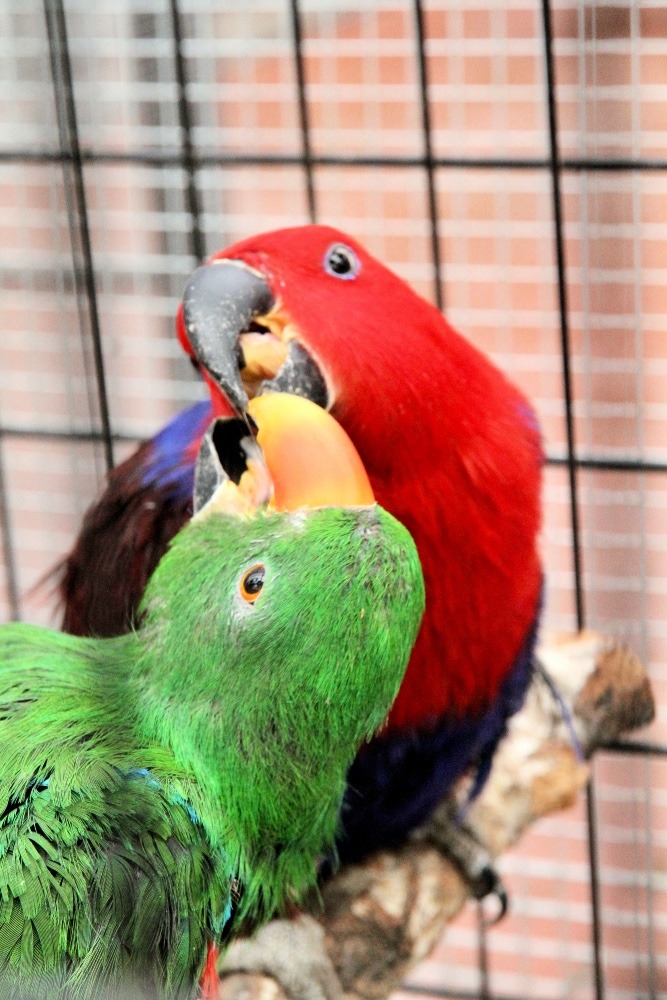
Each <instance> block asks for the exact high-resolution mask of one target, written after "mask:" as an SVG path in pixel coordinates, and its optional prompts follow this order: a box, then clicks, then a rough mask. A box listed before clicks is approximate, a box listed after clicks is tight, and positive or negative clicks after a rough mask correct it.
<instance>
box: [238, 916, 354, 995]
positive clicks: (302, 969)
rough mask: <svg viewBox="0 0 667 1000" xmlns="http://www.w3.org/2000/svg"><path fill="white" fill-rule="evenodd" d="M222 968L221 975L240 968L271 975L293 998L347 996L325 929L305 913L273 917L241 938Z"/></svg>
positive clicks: (243, 970)
mask: <svg viewBox="0 0 667 1000" xmlns="http://www.w3.org/2000/svg"><path fill="white" fill-rule="evenodd" d="M218 972H219V975H220V977H221V978H222V977H225V976H231V975H233V974H235V973H239V972H245V973H253V972H254V973H257V974H259V975H264V976H270V977H271V978H273V979H275V980H276V982H277V983H279V985H280V986H281V987H282V989H283V991H284V992H285V994H286V995H287V996H288V997H289V998H290V1000H343V988H342V986H341V984H340V982H339V980H338V976H337V975H336V972H335V970H334V967H333V965H332V963H331V959H330V958H329V956H328V954H327V952H326V949H325V946H324V931H323V930H322V928H321V926H320V925H319V924H318V923H317V921H316V920H314V919H313V918H312V917H309V916H307V915H305V914H300V915H299V916H298V917H296V918H295V919H293V920H272V921H271V923H269V924H267V925H266V927H263V928H262V929H261V930H260V931H258V933H257V934H255V935H253V937H252V938H237V939H236V941H234V942H232V944H231V945H230V947H229V949H228V950H227V952H226V953H225V956H224V959H223V962H222V965H221V966H220V968H219V970H218Z"/></svg>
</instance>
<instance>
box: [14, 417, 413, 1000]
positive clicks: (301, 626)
mask: <svg viewBox="0 0 667 1000" xmlns="http://www.w3.org/2000/svg"><path fill="white" fill-rule="evenodd" d="M265 418H266V412H265V411H263V414H262V419H263V420H265ZM329 419H330V420H331V423H332V424H334V421H333V420H332V419H331V418H329ZM334 426H335V425H334ZM218 430H220V429H219V428H218ZM218 430H216V431H215V433H213V434H210V435H207V436H206V437H205V439H204V444H203V446H202V457H201V459H200V465H199V466H198V475H197V504H199V503H203V506H202V507H201V509H200V510H199V511H198V513H197V514H196V516H195V517H194V518H193V519H192V520H191V521H190V523H189V524H188V525H186V526H185V527H184V528H183V530H182V531H181V532H180V533H179V534H178V535H177V536H176V538H175V539H174V541H173V543H172V544H171V545H170V547H169V550H168V551H167V553H166V554H165V555H164V556H163V558H162V560H161V561H160V563H159V565H158V567H157V569H156V571H155V573H154V575H153V576H152V578H151V579H150V581H149V583H148V586H147V589H146V592H145V595H144V598H143V601H142V604H141V606H140V608H139V616H138V624H137V627H136V629H135V630H134V631H132V632H130V633H128V634H126V635H123V636H120V637H116V638H98V639H93V638H80V637H75V636H70V635H65V634H62V633H56V632H53V631H49V630H46V629H42V628H39V627H37V626H31V625H24V624H11V625H5V626H3V627H2V628H0V703H1V706H2V707H1V712H0V714H1V722H0V813H1V816H0V996H2V997H3V1000H74V998H76V1000H93V998H94V1000H105V998H109V1000H111V998H112V997H114V998H115V997H119V996H120V995H121V993H122V996H123V997H127V996H130V995H131V996H133V997H134V996H136V997H138V996H141V997H142V1000H148V998H162V1000H181V998H183V1000H185V998H191V997H194V996H195V995H196V994H197V983H198V980H199V981H200V985H201V989H202V992H203V995H204V996H205V997H206V998H207V1000H213V998H214V997H217V972H216V966H215V958H216V953H217V948H218V947H219V946H221V945H224V944H225V942H227V941H228V940H229V939H230V938H231V937H232V936H234V934H236V933H237V932H238V930H239V928H241V926H245V927H247V926H248V925H249V924H250V925H252V924H257V923H261V922H263V921H264V920H266V919H267V918H268V917H269V916H271V915H272V914H273V913H274V912H275V911H276V910H278V911H279V910H280V909H281V907H282V906H283V904H284V903H286V902H289V901H291V900H294V899H298V897H299V895H300V894H301V892H302V891H303V890H304V889H305V888H307V887H309V886H311V885H312V884H313V883H314V882H315V880H316V876H317V863H318V858H319V857H320V856H321V854H322V853H323V852H325V851H327V850H330V849H331V847H332V845H333V843H334V839H335V836H336V833H337V829H338V825H339V819H340V807H341V801H342V798H343V794H344V791H345V787H346V772H347V769H348V767H349V765H350V763H351V761H352V759H353V757H354V754H355V752H356V751H357V748H358V747H359V744H360V743H361V742H362V741H363V740H366V739H368V738H369V737H370V736H371V735H372V734H373V733H374V732H375V731H376V730H377V728H378V727H379V726H380V725H381V724H382V722H383V719H384V718H385V716H386V714H387V711H388V709H389V707H390V705H391V702H392V699H393V698H394V696H395V694H396V691H397V690H398V686H399V684H400V681H401V679H402V677H403V674H404V671H405V667H406V665H407V662H408V658H409V654H410V650H411V648H412V644H413V642H414V639H415V637H416V634H417V631H418V628H419V623H420V620H421V615H422V611H423V606H424V591H423V580H422V574H421V568H420V563H419V558H418V555H417V552H416V549H415V546H414V543H413V542H412V540H411V538H410V536H409V534H408V532H407V530H406V529H405V528H404V527H403V526H402V525H401V524H400V523H399V522H398V521H396V520H395V519H394V518H393V517H391V515H389V514H387V513H386V512H385V511H383V510H381V509H380V508H379V507H378V506H377V504H374V503H372V502H371V503H369V504H367V503H366V502H365V497H361V498H360V499H361V500H362V503H361V505H357V506H351V507H342V506H341V507H332V506H328V507H319V508H317V509H313V510H299V511H297V512H296V513H280V512H277V511H275V510H272V509H271V504H268V506H267V502H268V501H269V500H270V492H269V490H268V489H265V486H266V484H267V483H268V484H269V486H270V478H269V477H268V475H266V470H265V469H263V467H262V461H261V458H262V456H261V453H259V452H258V451H257V448H256V446H255V453H254V454H250V460H249V461H248V462H247V468H246V469H245V470H244V473H243V474H242V475H241V476H240V482H239V485H238V486H237V485H236V484H235V483H233V482H230V481H229V479H227V478H226V477H225V476H224V474H223V473H222V471H221V467H220V462H219V461H218V452H217V449H218V447H220V448H221V450H222V451H224V449H225V447H226V443H225V440H224V438H225V434H226V430H225V428H222V430H221V431H220V433H218ZM232 430H233V429H232ZM336 430H338V428H336ZM325 436H326V435H325ZM252 447H253V440H252V437H251V439H250V443H249V448H250V449H252ZM230 450H232V451H234V452H235V454H237V455H239V454H241V453H242V452H243V440H242V439H241V438H240V436H237V440H235V441H233V442H232V443H231V445H230ZM332 454H334V462H335V454H336V452H335V449H334V452H333V453H332ZM216 462H217V463H218V464H217V466H216ZM207 484H209V485H212V486H213V494H212V496H210V497H208V496H207V495H206V485H207ZM371 500H372V498H371ZM197 504H196V505H197ZM258 505H259V507H260V509H259V510H258V509H257V507H258ZM298 505H299V506H300V503H299V504H298ZM135 990H136V992H135ZM119 991H120V992H119Z"/></svg>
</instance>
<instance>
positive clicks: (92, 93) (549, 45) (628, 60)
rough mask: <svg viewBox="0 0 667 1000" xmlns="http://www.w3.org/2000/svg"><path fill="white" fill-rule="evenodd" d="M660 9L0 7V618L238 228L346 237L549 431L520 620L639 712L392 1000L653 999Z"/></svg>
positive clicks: (441, 0)
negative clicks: (529, 595) (322, 229)
mask: <svg viewBox="0 0 667 1000" xmlns="http://www.w3.org/2000/svg"><path fill="white" fill-rule="evenodd" d="M666 37H667V9H666V8H665V7H664V6H662V0H607V2H605V4H604V5H599V6H596V5H594V4H592V3H588V2H585V0H553V2H550V0H541V3H538V2H537V0H487V3H486V4H482V3H480V2H479V0H447V2H445V0H356V2H352V0H348V2H344V0H301V2H299V0H253V2H252V3H248V4H245V5H243V6H241V5H237V4H232V3H224V2H221V0H97V2H96V3H95V4H94V5H92V4H89V3H88V2H87V0H43V2H41V0H23V2H22V3H21V4H20V5H18V4H15V3H13V2H12V0H3V2H2V4H1V6H0V66H1V70H0V72H1V73H2V76H3V83H4V86H3V94H4V100H3V101H2V105H1V108H0V123H1V124H0V185H1V189H2V198H1V199H0V220H1V223H0V225H1V229H2V256H3V324H2V326H3V331H2V337H1V338H0V352H1V353H0V358H1V362H0V514H1V515H2V550H3V571H2V578H1V581H0V599H1V600H2V603H3V611H4V615H5V617H8V618H25V619H27V620H33V621H43V622H53V620H54V610H53V601H52V600H50V595H45V594H44V591H43V589H42V590H40V589H39V588H38V589H37V591H32V590H31V587H32V586H33V585H34V584H35V582H36V581H37V580H38V579H39V578H40V577H41V576H42V575H43V574H44V573H45V571H47V570H48V569H49V568H50V567H51V566H52V565H53V564H54V562H55V561H56V560H57V559H58V558H59V557H60V556H61V555H62V554H63V553H64V552H66V551H67V549H68V547H69V545H70V544H71V542H72V539H73V537H74V535H75V533H76V531H77V528H78V526H79V523H80V519H81V517H82V514H83V512H84V510H85V509H86V507H87V506H88V504H89V503H90V502H91V501H92V499H93V498H94V496H95V495H96V494H97V493H98V492H99V490H100V488H101V486H102V484H103V479H104V474H105V471H106V469H108V468H110V467H111V466H112V465H113V464H114V463H115V462H118V461H120V460H121V459H122V458H123V457H124V456H125V455H127V454H128V453H129V452H130V451H131V450H132V448H133V447H134V446H135V444H136V442H137V441H138V440H140V439H142V438H143V437H145V436H147V435H149V434H151V433H154V431H155V430H156V429H157V428H158V427H159V426H160V424H161V423H162V422H163V421H164V420H165V419H167V418H168V417H169V416H171V415H173V414H174V413H175V412H177V411H178V410H179V409H180V408H182V407H183V406H184V405H185V404H187V403H188V402H189V401H192V400H195V399H198V398H201V397H202V389H201V386H200V385H199V384H198V383H197V381H196V380H195V379H194V377H193V376H192V373H191V372H190V371H189V367H188V365H187V363H186V362H185V360H184V359H183V358H182V357H181V354H180V351H179V349H178V346H177V344H176V341H175V338H174V336H173V316H174V312H175V308H176V305H177V303H178V301H179V299H180V296H181V293H182V289H183V286H184V283H185V280H186V277H187V275H188V273H189V272H190V271H191V270H192V268H193V267H194V265H195V264H196V262H197V261H198V260H201V259H202V258H203V257H204V256H205V255H206V254H208V253H211V252H213V251H214V250H216V249H218V248H220V247H222V246H224V245H226V244H228V243H230V242H232V241H233V240H235V239H237V238H239V237H241V236H243V235H247V234H250V233H252V232H255V231H261V230H266V229H270V228H275V227H278V226H282V225H288V224H299V223H304V222H306V221H308V220H309V219H310V220H317V221H326V222H331V223H332V224H335V225H337V226H339V227H340V228H342V229H344V230H349V231H351V232H353V233H354V234H355V235H356V236H357V237H358V238H359V239H360V240H361V241H362V242H364V243H365V244H366V245H367V246H368V247H369V249H370V250H371V251H372V252H374V253H376V254H377V255H378V256H380V257H381V258H382V259H383V260H385V261H386V262H387V263H388V264H390V266H392V267H393V268H394V269H395V270H396V271H397V272H398V273H400V274H401V275H402V276H403V277H404V278H406V279H407V280H408V281H410V282H411V283H412V284H413V285H414V286H415V287H416V288H417V289H418V291H420V292H421V293H422V294H424V295H426V296H427V297H428V298H430V299H431V300H432V301H434V302H436V303H437V304H438V305H440V306H442V307H444V308H445V309H446V312H447V314H448V317H449V318H450V320H451V321H452V322H453V324H454V325H455V326H457V327H458V328H459V329H460V330H462V331H463V332H464V333H465V334H466V335H467V336H468V337H469V338H470V339H471V340H472V341H473V342H474V343H476V344H477V345H478V346H480V347H481V348H482V349H484V350H485V351H487V352H488V353H489V354H490V355H491V357H492V358H493V359H494V360H495V361H496V362H497V363H498V364H499V365H500V366H501V367H502V368H503V369H504V370H506V371H507V372H508V373H509V375H510V376H511V377H512V379H513V380H514V381H515V382H516V383H518V384H519V385H520V386H521V387H522V388H523V389H524V390H525V391H526V392H527V394H528V395H529V396H530V398H531V399H532V400H533V401H534V403H535V405H536V407H537V411H538V414H539V417H540V421H541V424H542V427H543V431H544V437H545V443H546V449H547V456H548V457H547V466H546V471H545V525H544V531H543V549H544V561H545V567H546V573H547V595H548V597H547V621H546V626H545V627H546V628H547V629H550V630H556V631H564V630H569V629H572V628H575V627H581V626H591V627H596V628H600V629H601V630H603V631H605V632H607V633H610V634H613V635H616V636H618V637H620V638H622V639H624V640H625V641H627V642H628V643H629V644H630V645H631V646H632V647H633V648H634V649H635V650H636V651H637V652H638V653H639V654H640V655H641V656H642V657H643V658H644V659H645V661H647V662H649V663H650V668H651V678H652V682H653V685H654V690H655V693H656V698H657V702H658V706H659V715H658V721H657V722H656V723H655V724H654V726H653V727H652V729H651V730H650V731H649V732H648V733H647V734H643V736H642V738H641V739H637V740H635V741H634V742H632V743H624V744H622V745H615V746H613V747H610V748H609V750H608V752H606V753H605V754H602V755H600V757H599V758H598V760H597V763H596V765H595V775H594V782H593V783H592V784H591V786H590V788H589V791H588V795H587V799H586V802H585V803H582V806H581V807H580V808H578V809H573V810H570V811H569V812H567V813H563V814H561V815H559V816H557V817H555V818H553V819H550V820H544V821H542V822H541V823H540V824H539V825H538V826H537V827H536V828H535V830H534V831H533V832H531V834H530V835H529V836H527V837H526V838H525V839H524V841H523V842H522V843H521V845H519V847H518V848H517V849H515V850H513V851H511V852H509V853H508V854H507V855H505V856H504V857H503V859H502V860H501V871H502V874H503V877H504V879H505V880H506V882H507V884H508V886H509V889H510V891H511V897H512V907H511V913H510V916H509V917H508V918H506V920H504V921H503V922H502V923H501V924H500V925H499V926H498V927H495V928H493V929H492V930H490V931H488V932H487V933H486V935H483V934H482V932H481V930H480V927H479V925H478V922H477V918H476V914H475V911H474V910H473V909H472V908H471V910H470V912H469V913H467V914H466V915H464V916H463V917H461V918H459V919H458V920H457V921H456V922H455V923H454V924H452V925H451V926H450V928H449V930H448V932H447V935H446V936H445V939H444V940H443V942H442V943H441V944H440V945H439V946H438V947H437V948H436V949H435V951H434V953H433V954H432V955H431V956H430V958H429V959H428V961H426V962H424V963H422V965H420V966H419V967H418V968H417V969H416V970H415V972H414V973H413V975H412V976H411V978H410V981H409V983H407V984H406V986H405V990H406V991H408V992H409V993H410V994H411V995H412V994H414V993H415V992H417V993H423V994H431V995H436V996H460V997H474V996H478V995H479V996H485V997H494V998H497V1000H503V998H506V1000H511V998H531V1000H532V998H535V1000H538V998H539V1000H548V998H552V997H553V998H560V997H573V998H589V997H595V998H596V1000H602V998H609V1000H626V998H627V1000H630V998H637V997H639V998H645V997H646V998H648V997H651V998H654V997H658V996H660V995H662V994H664V993H667V975H666V973H665V969H664V966H662V965H661V956H662V954H663V953H664V952H665V951H666V950H667V949H666V946H667V874H666V872H665V861H666V859H667V795H666V793H665V791H664V788H665V777H666V776H667V774H666V771H667V764H666V763H665V760H664V756H665V735H666V734H665V728H664V722H663V721H662V720H661V719H660V714H661V711H660V710H661V708H662V705H663V704H664V702H665V700H666V699H667V532H666V530H665V517H664V514H665V509H666V507H667V447H666V446H665V431H666V429H667V378H666V376H667V351H666V350H665V348H666V346H667V320H666V316H667V310H666V309H665V285H666V283H667V257H666V256H665V250H664V247H665V245H666V243H667V240H666V237H667V113H666V112H665V107H666V106H667V105H666V104H665V97H666V89H667V77H666V74H665V66H666V65H667V43H666Z"/></svg>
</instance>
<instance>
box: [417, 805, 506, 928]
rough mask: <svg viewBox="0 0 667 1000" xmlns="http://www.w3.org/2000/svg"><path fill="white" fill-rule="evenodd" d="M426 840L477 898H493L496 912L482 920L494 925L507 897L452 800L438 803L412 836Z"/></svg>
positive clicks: (490, 863)
mask: <svg viewBox="0 0 667 1000" xmlns="http://www.w3.org/2000/svg"><path fill="white" fill-rule="evenodd" d="M413 836H414V839H420V840H430V841H431V842H432V843H434V844H435V846H436V847H437V848H438V850H439V851H440V852H441V853H442V854H443V855H444V856H445V857H446V858H448V859H449V860H450V861H451V862H452V863H453V864H454V865H455V866H456V867H457V868H458V870H459V872H460V873H461V875H462V876H463V878H464V879H465V880H466V882H467V883H468V885H469V887H470V893H471V895H472V896H473V897H474V898H475V899H478V900H482V899H487V898H489V897H495V899H496V902H497V912H496V913H495V914H494V915H493V916H492V917H489V918H488V920H487V921H486V922H487V923H488V924H495V923H497V922H498V921H499V920H502V918H503V917H504V916H505V914H506V913H507V909H508V905H509V897H508V895H507V891H506V889H505V887H504V885H503V883H502V879H501V878H500V875H499V874H498V872H497V871H496V867H495V865H494V863H493V859H492V857H491V855H490V854H489V852H488V850H487V849H486V847H485V846H484V844H482V842H481V841H480V839H479V837H478V836H477V834H476V833H475V832H474V830H472V828H471V827H470V826H468V824H467V823H466V822H465V820H461V819H460V817H459V816H458V809H457V806H456V803H455V802H454V801H453V800H451V799H449V798H448V799H446V800H445V801H444V802H442V803H441V804H440V805H439V806H438V807H437V809H436V810H435V812H434V813H433V814H432V815H431V817H430V819H429V820H428V822H427V823H426V824H425V825H424V826H422V827H421V828H420V829H419V830H418V831H415V834H414V835H413Z"/></svg>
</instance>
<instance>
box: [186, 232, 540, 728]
mask: <svg viewBox="0 0 667 1000" xmlns="http://www.w3.org/2000/svg"><path fill="white" fill-rule="evenodd" d="M336 242H343V243H345V244H347V245H348V246H351V247H352V248H353V249H354V251H355V252H356V254H357V255H358V257H359V259H360V261H361V270H360V272H359V274H358V275H357V277H356V278H355V279H354V280H345V281H343V280H341V279H340V278H338V277H336V276H333V275H330V274H328V273H326V272H325V270H324V267H323V261H324V257H325V254H326V251H327V249H328V248H329V247H330V245H331V244H332V243H336ZM216 256H218V257H229V258H236V259H242V260H244V261H246V263H248V264H250V265H251V266H253V267H255V268H257V269H258V270H260V271H261V272H263V273H264V275H265V276H266V277H267V279H268V281H269V284H270V285H271V287H272V290H273V292H274V294H275V295H276V296H277V297H278V298H279V299H280V300H281V302H282V304H283V305H284V307H285V308H286V310H287V311H288V313H289V314H290V316H291V318H292V319H293V321H294V322H295V324H296V326H297V328H298V330H299V334H300V337H299V339H300V340H301V342H302V343H303V345H304V346H305V347H306V348H307V349H308V350H309V351H310V353H311V354H312V356H313V357H314V359H315V360H316V361H317V362H318V363H319V366H320V368H321V370H322V371H323V372H324V373H325V374H326V377H327V379H328V381H329V391H330V398H332V399H333V402H332V405H331V412H332V414H333V415H334V416H335V417H336V418H337V420H338V421H339V422H340V423H341V425H342V426H343V427H344V428H345V430H346V431H347V433H348V434H349V435H350V437H351V439H352V441H353V442H354V444H355V446H356V448H357V450H358V452H359V454H360V456H361V458H362V460H363V462H364V465H365V466H366V470H367V471H368V473H369V476H370V479H371V482H372V485H373V488H374V490H375V494H376V497H377V499H378V502H379V503H380V504H382V506H384V507H385V508H386V509H387V510H389V511H390V512H391V513H392V514H394V515H395V516H396V517H397V518H399V520H401V521H402V522H403V523H404V524H405V525H406V526H407V527H408V528H409V530H410V531H411V532H412V534H413V536H414V539H415V542H416V544H417V546H418V549H419V552H420V556H421V560H422V565H423V568H424V574H425V579H426V592H427V611H426V616H425V619H424V623H423V626H422V630H421V633H420V636H419V639H418V641H417V645H416V647H415V650H414V652H413V655H412V659H411V662H410V665H409V667H408V672H407V674H406V678H405V681H404V683H403V685H402V687H401V690H400V693H399V695H398V698H397V700H396V703H395V705H394V707H393V709H392V712H391V715H390V718H389V725H390V726H397V727H401V726H407V725H412V724H424V723H425V722H426V721H428V720H431V719H433V720H435V719H436V718H438V717H442V716H443V714H448V713H453V714H455V715H463V714H475V713H477V712H481V711H483V709H484V708H485V707H486V706H487V705H488V704H489V703H490V702H491V701H492V700H493V698H494V697H495V695H496V693H497V691H498V687H499V685H500V683H501V682H502V680H503V678H504V677H505V676H506V674H507V673H508V671H509V670H510V668H511V666H512V665H513V663H514V660H515V658H516V656H517V654H518V652H519V649H520V647H521V646H522V643H523V641H524V638H525V636H526V634H527V633H528V631H529V629H530V627H531V625H532V623H533V621H534V619H535V615H536V609H537V605H538V600H539V592H540V585H541V569H540V562H539V557H538V552H537V534H538V531H539V528H540V486H541V465H542V453H541V447H540V441H539V434H538V431H537V427H536V423H535V420H534V417H533V416H532V413H531V410H530V407H529V405H528V403H527V401H526V400H525V398H524V397H523V396H522V394H521V393H520V392H519V391H518V390H517V389H516V388H514V387H513V386H512V385H511V383H510V382H509V381H508V380H507V379H506V378H505V376H504V375H503V374H502V373H501V372H500V371H499V370H498V369H497V368H496V367H495V366H494V365H492V364H491V362H490V361H488V359H486V358H485V357H484V356H483V355H482V354H481V353H480V352H479V351H478V350H476V348H474V347H473V346H472V345H471V344H469V343H468V342H467V341H466V340H464V339H463V338H462V337H461V336H459V334H457V333H456V332H455V331H454V330H453V329H452V328H451V327H450V326H449V324H448V323H447V322H446V320H445V319H444V318H443V317H442V315H441V314H440V313H439V312H438V311H437V310H436V309H435V308H434V307H433V306H431V305H429V304H428V303H427V302H425V301H424V300H423V299H421V298H420V297H419V296H418V295H417V294H416V293H415V292H414V291H413V290H412V289H411V288H409V286H408V285H406V284H405V282H403V281H402V280H401V279H400V278H398V277H397V276H396V275H394V274H393V273H392V272H391V271H389V270H388V269H387V268H386V267H385V266H384V265H383V264H381V263H380V262H379V261H377V260H375V259H374V258H373V257H372V256H371V255H370V254H368V253H367V252H366V251H365V250H364V249H363V248H362V247H360V246H359V245H358V244H357V243H356V242H355V241H354V240H352V239H350V238H349V237H348V236H346V235H344V234H342V233H340V232H338V231H337V230H335V229H331V228H329V227H326V226H312V227H307V228H303V227H302V228H299V229H292V230H290V229H286V230H281V231H277V232H273V233H268V234H264V235H259V236H255V237H253V238H251V239H248V240H244V241H243V242H241V243H237V244H235V245H234V246H232V247H230V248H228V249H227V250H225V251H223V252H222V253H220V254H218V255H216ZM184 342H185V343H186V344H187V338H185V340H184ZM216 395H218V396H219V391H217V390H216ZM214 405H215V403H214Z"/></svg>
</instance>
